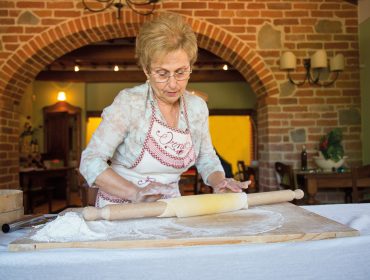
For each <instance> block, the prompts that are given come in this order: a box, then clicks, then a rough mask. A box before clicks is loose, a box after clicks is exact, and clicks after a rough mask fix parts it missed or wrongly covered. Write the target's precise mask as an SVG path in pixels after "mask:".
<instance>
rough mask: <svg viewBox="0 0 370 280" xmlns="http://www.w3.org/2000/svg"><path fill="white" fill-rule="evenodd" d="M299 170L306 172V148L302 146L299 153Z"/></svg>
mask: <svg viewBox="0 0 370 280" xmlns="http://www.w3.org/2000/svg"><path fill="white" fill-rule="evenodd" d="M301 170H302V171H306V170H307V151H306V146H305V145H303V146H302V152H301Z"/></svg>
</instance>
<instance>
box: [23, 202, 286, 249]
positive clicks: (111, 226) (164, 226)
mask: <svg viewBox="0 0 370 280" xmlns="http://www.w3.org/2000/svg"><path fill="white" fill-rule="evenodd" d="M283 222H284V218H283V216H282V215H281V214H280V213H276V212H273V211H269V210H262V209H248V210H239V211H235V212H228V213H222V214H217V215H216V214H215V215H205V216H198V217H189V218H149V219H133V220H125V221H104V220H100V221H88V222H87V221H85V220H84V219H83V217H82V214H81V213H76V212H67V213H65V214H64V215H63V216H59V217H58V218H57V219H55V220H54V221H52V222H49V223H47V224H46V225H45V226H44V227H42V228H41V229H39V230H38V231H37V232H36V233H35V234H34V235H32V236H31V237H30V238H31V239H33V240H35V241H40V242H74V241H92V240H139V239H141V240H145V239H170V238H184V237H186V238H197V237H217V236H230V235H234V236H242V235H255V234H259V233H264V232H268V231H271V230H275V229H277V228H279V227H281V226H282V225H283Z"/></svg>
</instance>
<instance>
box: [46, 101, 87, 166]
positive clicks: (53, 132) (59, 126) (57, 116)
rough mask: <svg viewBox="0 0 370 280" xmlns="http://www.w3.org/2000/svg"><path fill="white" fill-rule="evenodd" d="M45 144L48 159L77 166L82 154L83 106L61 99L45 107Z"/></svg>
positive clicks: (65, 164)
mask: <svg viewBox="0 0 370 280" xmlns="http://www.w3.org/2000/svg"><path fill="white" fill-rule="evenodd" d="M43 113H44V146H45V153H46V157H47V158H48V159H60V160H63V162H64V166H72V167H73V166H77V165H78V163H79V161H80V155H81V108H80V107H75V106H73V105H71V104H69V103H67V102H65V101H60V102H57V103H55V104H54V105H51V106H46V107H44V108H43Z"/></svg>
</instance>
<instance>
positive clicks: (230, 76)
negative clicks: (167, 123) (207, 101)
mask: <svg viewBox="0 0 370 280" xmlns="http://www.w3.org/2000/svg"><path fill="white" fill-rule="evenodd" d="M36 80H38V81H68V82H85V83H93V82H102V83H104V82H121V83H124V82H135V83H136V82H140V83H141V82H145V81H146V77H145V75H144V73H143V72H142V71H118V72H114V71H79V72H74V71H42V72H40V73H39V74H38V75H37V77H36ZM190 81H191V82H239V81H245V79H244V77H243V76H242V75H241V74H240V73H239V72H238V71H236V70H228V71H223V70H222V71H219V70H202V71H197V70H194V71H193V73H192V74H191V78H190Z"/></svg>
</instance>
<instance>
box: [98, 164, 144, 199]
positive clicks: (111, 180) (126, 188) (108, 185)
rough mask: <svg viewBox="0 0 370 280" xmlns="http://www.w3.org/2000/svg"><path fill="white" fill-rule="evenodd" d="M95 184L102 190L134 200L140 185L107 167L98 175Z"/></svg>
mask: <svg viewBox="0 0 370 280" xmlns="http://www.w3.org/2000/svg"><path fill="white" fill-rule="evenodd" d="M95 185H97V186H98V187H99V188H100V189H101V190H102V191H104V192H106V193H109V194H111V195H113V196H117V197H120V198H123V199H127V200H134V198H135V197H136V194H137V190H138V187H137V186H136V185H135V184H133V183H132V182H130V181H128V180H126V179H125V178H123V177H121V176H120V175H118V174H117V173H116V172H115V171H113V169H111V168H107V169H106V170H104V171H103V172H102V173H101V174H100V175H99V176H98V177H96V180H95Z"/></svg>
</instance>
